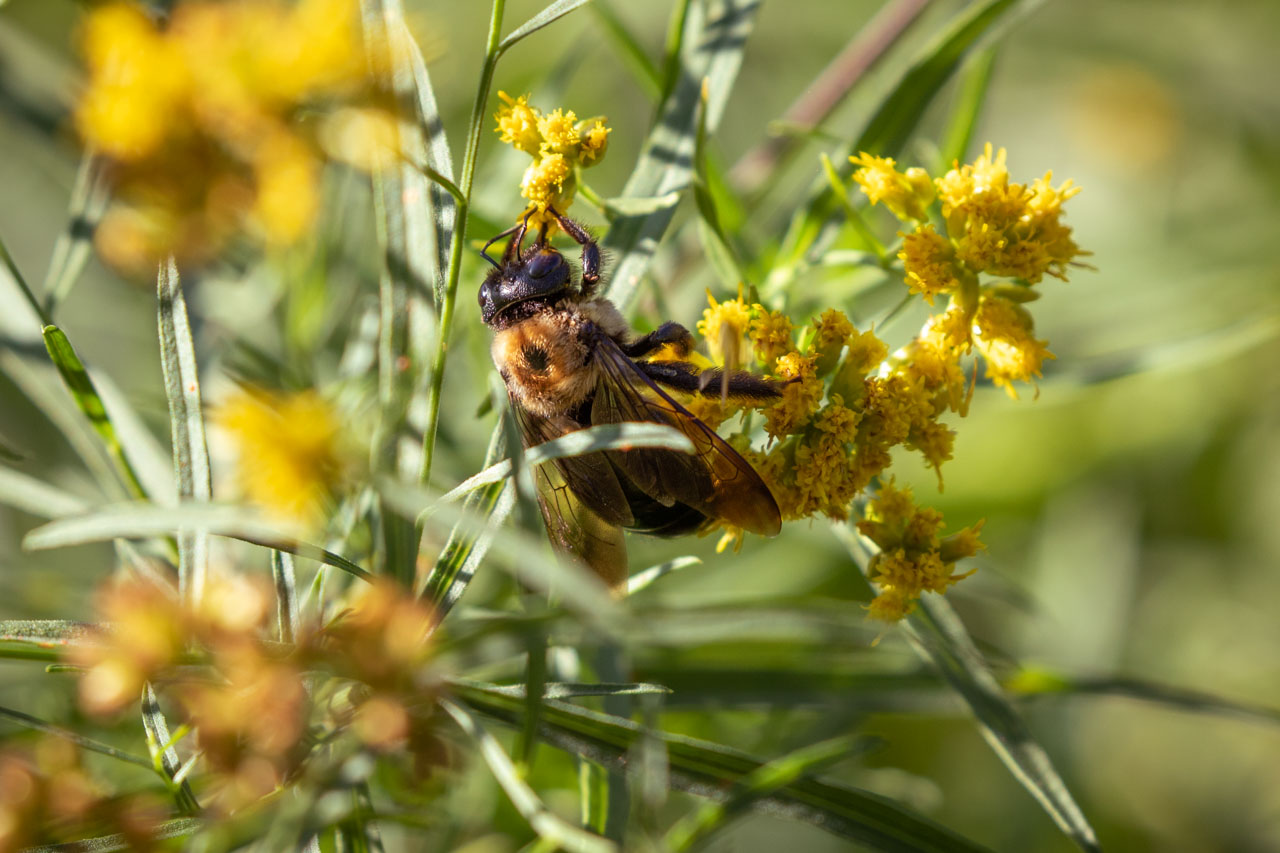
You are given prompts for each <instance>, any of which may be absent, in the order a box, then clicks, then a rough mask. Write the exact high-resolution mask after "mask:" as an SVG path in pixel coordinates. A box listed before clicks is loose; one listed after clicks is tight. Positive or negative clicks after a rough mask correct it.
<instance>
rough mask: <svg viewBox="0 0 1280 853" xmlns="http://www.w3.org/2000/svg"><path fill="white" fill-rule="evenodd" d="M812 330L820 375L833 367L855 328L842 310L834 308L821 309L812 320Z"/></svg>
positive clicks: (828, 371)
mask: <svg viewBox="0 0 1280 853" xmlns="http://www.w3.org/2000/svg"><path fill="white" fill-rule="evenodd" d="M813 330H814V339H813V348H814V349H815V350H816V351H817V354H818V375H819V376H822V375H825V374H827V373H830V372H831V371H832V370H833V369H834V368H835V366H836V362H838V361H839V360H840V353H841V352H843V351H844V344H845V341H846V340H848V339H849V338H850V337H851V336H852V335H853V334H855V333H856V331H857V330H856V329H854V328H853V323H850V322H849V318H848V317H846V316H845V315H844V312H843V311H838V310H836V309H835V308H828V309H827V310H826V311H823V312H822V315H821V316H820V317H818V318H817V319H816V320H814V321H813Z"/></svg>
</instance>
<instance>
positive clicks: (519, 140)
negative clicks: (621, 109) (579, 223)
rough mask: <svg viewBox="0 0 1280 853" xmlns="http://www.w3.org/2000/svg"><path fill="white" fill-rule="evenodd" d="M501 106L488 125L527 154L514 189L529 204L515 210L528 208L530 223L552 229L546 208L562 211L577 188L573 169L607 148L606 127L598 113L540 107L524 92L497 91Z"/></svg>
mask: <svg viewBox="0 0 1280 853" xmlns="http://www.w3.org/2000/svg"><path fill="white" fill-rule="evenodd" d="M498 97H499V98H500V99H501V100H502V103H503V106H502V108H501V109H499V110H498V112H497V114H496V115H495V116H494V118H495V119H496V120H497V122H498V126H497V127H496V128H495V129H494V130H495V132H496V133H498V134H499V136H501V137H502V141H503V142H505V143H507V144H508V145H511V146H512V147H514V148H516V149H518V150H520V151H523V152H525V153H526V154H529V155H530V156H532V157H533V163H531V164H530V165H529V168H528V169H526V170H525V173H524V178H523V179H522V180H521V182H520V195H522V196H523V197H524V198H526V199H528V200H529V206H528V207H527V208H526V209H525V211H524V212H523V213H521V215H520V217H519V218H520V219H523V218H524V216H525V214H528V213H530V212H532V214H531V215H530V217H529V225H530V226H531V227H541V226H543V225H546V226H547V228H548V231H549V232H551V233H554V231H555V229H556V228H557V227H558V226H557V224H556V221H555V218H554V217H552V216H551V215H550V214H549V213H547V208H548V207H554V208H555V209H556V211H558V212H559V213H561V214H563V213H564V212H565V211H566V210H568V209H569V205H570V204H572V203H573V197H574V195H575V194H576V193H577V190H578V177H577V170H578V169H579V168H587V167H589V166H594V165H595V164H597V163H599V162H600V161H601V159H603V158H604V155H605V151H607V150H608V148H609V131H610V129H609V128H608V127H606V126H605V119H604V118H603V117H597V118H588V119H582V120H581V121H579V119H578V117H577V115H575V114H574V112H573V110H562V109H555V110H552V111H551V112H549V113H542V112H540V111H539V110H538V108H537V107H534V106H530V105H529V96H528V95H521V96H520V97H518V98H512V97H511V96H510V95H508V94H507V93H506V92H499V93H498Z"/></svg>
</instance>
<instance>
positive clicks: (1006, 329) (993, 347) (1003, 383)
mask: <svg viewBox="0 0 1280 853" xmlns="http://www.w3.org/2000/svg"><path fill="white" fill-rule="evenodd" d="M1034 332H1035V328H1034V323H1033V321H1032V319H1031V314H1030V313H1029V312H1028V311H1027V309H1025V308H1023V307H1022V306H1021V305H1018V304H1017V303H1016V302H1013V301H1011V300H1008V299H1005V298H1004V297H1000V296H991V295H989V294H983V296H982V298H981V299H980V300H979V302H978V312H977V314H975V315H974V318H973V343H974V345H975V346H976V347H977V348H978V352H980V353H981V354H982V357H983V359H984V360H985V361H986V364H987V373H986V375H987V378H988V379H990V380H991V381H992V382H994V383H995V384H996V385H998V386H1000V387H1002V388H1004V389H1005V391H1007V392H1008V394H1009V396H1010V397H1012V398H1013V399H1015V400H1016V399H1018V392H1017V391H1016V390H1014V387H1013V383H1014V382H1030V381H1032V379H1033V378H1036V377H1039V376H1040V375H1041V374H1040V368H1041V365H1042V364H1043V363H1044V360H1045V359H1046V358H1049V359H1052V358H1055V356H1054V354H1053V353H1051V352H1049V350H1048V344H1049V342H1048V341H1044V340H1039V339H1037V338H1036V336H1035V334H1034Z"/></svg>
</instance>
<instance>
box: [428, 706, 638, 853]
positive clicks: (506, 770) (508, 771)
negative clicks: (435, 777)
mask: <svg viewBox="0 0 1280 853" xmlns="http://www.w3.org/2000/svg"><path fill="white" fill-rule="evenodd" d="M520 701H521V702H522V703H523V701H524V700H520ZM440 707H441V708H443V709H444V711H445V713H447V714H448V715H449V716H450V717H452V718H453V720H454V722H456V723H457V724H458V726H459V727H460V728H461V729H462V731H463V732H464V733H466V735H467V736H468V737H470V738H471V739H472V740H473V741H475V743H476V746H477V747H478V748H479V750H480V756H481V757H482V758H483V759H484V761H485V763H486V764H488V765H489V771H490V772H491V773H493V778H494V779H496V780H497V781H498V784H499V785H500V786H501V787H502V790H503V791H505V792H506V795H507V797H508V798H510V800H511V804H512V805H513V806H515V807H516V811H518V812H519V813H520V816H521V817H523V818H524V819H525V820H526V821H528V823H529V826H530V828H532V829H533V831H534V832H536V833H538V836H539V837H540V838H544V839H546V840H547V841H548V842H549V843H552V844H555V845H557V846H558V847H561V848H563V849H565V850H567V851H569V853H612V851H616V850H617V847H615V846H614V845H613V843H612V842H610V841H609V840H608V839H605V838H601V837H600V836H598V835H594V834H592V833H590V832H586V831H584V830H581V829H579V828H578V827H576V826H571V825H569V824H568V823H566V822H565V821H564V820H562V819H561V818H560V817H558V816H556V814H555V813H553V812H552V811H551V810H550V809H548V808H547V807H546V805H544V804H543V802H542V800H540V799H538V795H537V794H536V793H534V791H533V789H532V788H530V787H529V785H528V784H527V783H526V782H525V781H524V779H522V778H521V776H520V772H519V771H518V770H517V769H516V766H515V764H514V763H513V762H512V761H511V758H510V757H509V756H508V755H507V753H506V751H505V750H503V748H502V744H500V743H498V741H497V739H496V738H494V736H493V735H491V734H489V733H488V732H486V731H485V730H484V729H483V728H481V726H480V723H479V722H477V721H476V718H475V717H474V716H472V714H471V713H470V712H469V711H467V710H466V709H465V708H463V707H462V706H461V705H457V704H455V703H453V702H451V701H449V700H448V699H442V700H440Z"/></svg>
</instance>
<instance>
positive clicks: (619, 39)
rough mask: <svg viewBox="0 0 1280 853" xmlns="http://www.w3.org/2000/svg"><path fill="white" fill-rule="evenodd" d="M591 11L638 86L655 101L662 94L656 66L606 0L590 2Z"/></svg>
mask: <svg viewBox="0 0 1280 853" xmlns="http://www.w3.org/2000/svg"><path fill="white" fill-rule="evenodd" d="M591 11H592V12H593V13H595V16H596V20H598V21H599V22H600V27H601V29H603V30H604V33H605V35H606V36H608V37H609V41H610V43H612V44H613V45H614V47H616V48H617V49H618V55H619V56H621V57H622V61H623V64H624V65H626V66H627V68H628V69H630V71H631V73H632V76H633V77H635V79H636V82H637V83H639V84H640V88H641V89H643V90H644V93H645V94H646V95H648V96H649V97H650V98H652V99H653V100H655V101H656V100H657V99H658V98H659V97H660V96H661V95H662V74H661V72H659V71H658V66H656V65H654V63H653V60H652V59H650V58H649V54H648V53H646V52H645V49H644V48H643V47H642V46H641V45H640V43H639V42H638V41H636V39H635V36H633V35H632V34H631V31H630V30H629V29H627V25H626V24H625V23H623V21H622V19H621V18H619V17H618V13H617V12H615V11H614V10H613V7H612V6H611V5H610V4H609V3H607V2H606V0H596V2H594V3H592V4H591Z"/></svg>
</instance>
